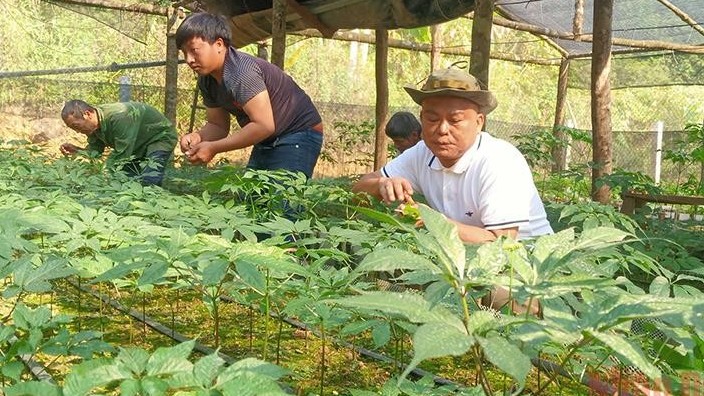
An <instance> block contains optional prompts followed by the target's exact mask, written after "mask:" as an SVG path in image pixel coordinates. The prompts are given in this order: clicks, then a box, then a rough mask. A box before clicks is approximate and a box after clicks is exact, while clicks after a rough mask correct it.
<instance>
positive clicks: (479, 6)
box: [469, 0, 494, 89]
mask: <svg viewBox="0 0 704 396" xmlns="http://www.w3.org/2000/svg"><path fill="white" fill-rule="evenodd" d="M493 15H494V0H477V2H476V3H475V7H474V20H473V23H472V51H471V55H470V58H469V72H470V74H472V75H473V76H474V77H476V78H477V80H479V82H480V83H481V84H482V85H483V86H484V87H483V89H489V53H490V50H491V27H492V19H493Z"/></svg>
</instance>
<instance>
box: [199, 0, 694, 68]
mask: <svg viewBox="0 0 704 396" xmlns="http://www.w3.org/2000/svg"><path fill="white" fill-rule="evenodd" d="M197 1H198V3H199V4H200V5H201V6H202V8H204V9H207V10H210V11H216V12H220V13H222V14H224V15H228V16H230V18H231V20H232V23H233V25H234V32H233V33H234V34H233V36H234V37H233V39H234V43H235V45H237V46H242V45H246V44H250V43H252V42H255V41H258V40H262V39H266V38H268V37H269V36H270V35H271V8H272V0H197ZM594 1H595V0H583V3H584V5H583V13H584V17H583V27H582V33H583V34H591V33H592V19H593V7H594ZM297 3H298V4H300V5H301V6H303V7H304V8H305V9H306V10H307V11H308V12H310V13H311V14H312V15H314V16H315V17H317V19H318V20H319V21H320V23H322V24H323V25H324V26H325V27H327V28H330V29H333V30H338V29H355V28H365V29H376V28H386V29H396V28H414V27H420V26H427V25H431V24H436V23H442V22H445V21H448V20H451V19H454V18H457V17H460V16H462V15H465V14H467V13H469V12H471V11H473V8H474V3H475V0H297ZM495 4H496V9H497V11H498V12H499V13H501V14H503V15H505V16H506V17H507V18H508V19H511V20H514V21H518V22H524V23H528V24H530V25H534V26H537V27H539V28H544V29H550V30H552V31H556V32H562V33H566V34H570V33H572V31H573V28H572V26H573V20H574V15H575V0H496V3H495ZM678 14H679V15H678ZM702 23H704V0H614V12H613V37H614V38H621V39H628V40H649V41H660V42H667V43H675V44H682V45H696V46H702V49H704V25H702ZM286 24H287V26H286V27H287V30H288V31H297V30H303V29H307V28H316V26H314V24H311V23H310V20H306V18H303V17H302V16H301V15H299V14H298V13H297V12H296V11H295V10H293V9H292V7H290V6H289V7H288V9H287V16H286ZM553 41H554V42H555V43H556V44H557V45H559V46H560V47H562V48H563V49H564V50H566V52H567V53H568V54H569V55H573V56H579V55H589V54H590V53H591V43H590V42H586V41H583V42H579V41H572V40H568V39H553ZM625 49H631V48H628V47H623V46H614V47H613V50H614V51H615V52H617V51H619V50H625Z"/></svg>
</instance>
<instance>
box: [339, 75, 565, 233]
mask: <svg viewBox="0 0 704 396" xmlns="http://www.w3.org/2000/svg"><path fill="white" fill-rule="evenodd" d="M405 89H406V92H408V94H409V95H410V96H411V98H413V100H414V101H415V102H416V103H418V104H419V105H421V113H420V119H421V125H422V128H423V133H422V136H423V141H421V142H419V143H418V144H416V145H415V146H413V147H412V148H410V149H408V150H406V151H404V152H403V153H402V154H401V155H399V156H398V157H397V158H395V159H393V160H392V161H391V162H389V163H388V164H386V166H384V167H383V168H382V169H381V170H379V171H376V172H372V173H369V174H367V175H365V176H363V177H362V178H361V179H360V180H359V181H358V182H357V183H356V184H355V185H354V186H353V187H352V190H353V191H355V192H361V191H364V192H367V193H369V194H371V195H373V196H375V197H377V198H379V199H382V200H384V202H386V203H392V202H409V200H410V197H411V195H412V194H413V193H414V192H415V191H417V192H419V193H421V194H422V195H423V196H425V198H426V200H427V201H428V204H429V205H430V206H431V207H432V208H434V209H435V210H437V211H439V212H441V213H443V214H444V215H445V216H447V218H448V219H450V220H451V221H453V222H454V223H456V224H457V226H458V227H457V228H458V231H459V234H460V238H461V239H462V240H463V241H465V242H470V243H480V242H488V241H492V240H495V239H496V238H497V237H499V236H501V235H507V236H509V237H511V238H514V239H525V238H532V237H537V236H539V235H544V234H550V233H552V228H551V227H550V224H549V223H548V221H547V217H546V214H545V209H544V207H543V203H542V201H541V200H540V196H539V195H538V190H537V189H536V188H535V184H534V183H533V176H532V174H531V171H530V168H529V167H528V163H527V162H526V160H525V158H523V155H522V154H521V153H520V152H519V151H518V149H516V148H515V147H514V146H513V145H511V144H510V143H508V142H506V141H504V140H501V139H497V138H494V137H492V136H491V135H489V134H488V133H486V132H482V127H483V125H484V122H485V117H486V115H487V114H489V113H490V112H491V111H492V110H494V109H495V108H496V106H497V101H496V98H495V97H494V95H493V94H492V93H491V92H490V91H487V90H482V89H481V87H480V85H479V82H478V81H477V79H476V78H474V77H473V76H472V75H470V74H469V73H467V72H466V71H462V70H458V69H445V70H437V71H435V72H433V73H432V74H431V75H430V76H429V77H428V79H427V81H426V82H425V84H424V85H423V87H422V88H421V89H416V88H415V87H405Z"/></svg>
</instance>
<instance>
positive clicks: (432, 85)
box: [404, 69, 498, 114]
mask: <svg viewBox="0 0 704 396" xmlns="http://www.w3.org/2000/svg"><path fill="white" fill-rule="evenodd" d="M404 89H405V90H406V92H408V94H409V95H411V98H412V99H413V101H414V102H416V103H418V104H422V102H423V100H424V99H425V98H428V97H431V96H456V97H459V98H464V99H467V100H471V101H472V102H474V103H476V104H477V105H479V111H480V112H481V113H483V114H489V113H491V111H492V110H494V109H495V108H496V106H498V103H497V101H496V97H494V94H493V93H491V91H484V90H482V88H481V86H480V85H479V80H477V79H476V77H474V76H473V75H471V74H469V73H467V72H466V71H463V70H459V69H440V70H435V71H434V72H432V73H431V74H430V76H428V79H427V80H426V81H425V84H423V87H422V88H421V89H416V88H415V87H414V86H412V85H407V86H405V87H404Z"/></svg>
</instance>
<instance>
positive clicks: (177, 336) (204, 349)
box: [67, 279, 459, 386]
mask: <svg viewBox="0 0 704 396" xmlns="http://www.w3.org/2000/svg"><path fill="white" fill-rule="evenodd" d="M67 282H68V283H69V284H70V285H71V286H73V287H74V288H76V289H77V290H80V291H81V292H84V293H86V294H88V295H89V296H92V297H94V298H97V299H99V300H102V301H103V303H105V304H108V305H110V306H111V307H113V308H114V309H116V310H118V311H120V312H122V313H125V314H127V315H129V316H131V317H133V318H134V319H136V320H138V321H140V322H143V323H145V324H146V325H147V326H149V327H151V328H152V329H154V330H156V331H157V332H159V333H161V334H164V335H166V336H168V337H170V338H172V339H174V340H175V341H178V342H186V341H190V340H191V339H190V338H188V337H186V336H185V335H183V334H181V333H179V332H176V331H175V330H173V329H170V328H168V327H166V326H164V325H162V324H161V323H159V322H157V321H156V320H154V319H152V318H151V317H149V316H148V315H145V314H143V313H142V312H139V311H137V310H135V309H131V308H128V307H126V306H124V305H122V304H120V303H119V302H117V301H115V300H113V299H112V298H110V297H108V296H105V295H103V294H101V293H98V292H96V291H94V290H92V289H90V288H87V287H85V286H83V285H79V284H78V282H75V281H73V280H71V279H67ZM221 298H222V300H223V301H225V302H229V303H236V304H239V303H238V302H237V301H235V300H233V299H232V298H230V297H227V296H222V297H221ZM270 316H271V317H273V318H276V319H279V320H282V321H284V322H286V323H288V324H289V325H291V326H294V327H296V328H299V329H301V330H305V331H310V332H311V333H313V334H315V335H316V336H319V334H318V332H317V331H316V330H314V329H311V328H310V327H309V326H308V325H306V324H305V323H303V322H299V321H297V320H294V319H290V318H286V317H284V318H281V317H280V316H279V315H277V314H276V313H274V312H272V313H271V314H270ZM333 342H334V343H335V344H338V345H341V346H343V347H346V348H352V349H354V351H355V352H357V353H359V354H360V355H364V356H367V357H369V358H372V359H375V360H379V361H382V362H385V363H394V360H393V359H391V358H390V357H388V356H385V355H382V354H380V353H377V352H374V351H370V350H368V349H366V348H362V347H358V346H356V345H354V344H351V343H349V342H347V341H342V340H339V339H336V338H335V339H333ZM193 349H195V350H196V351H198V352H200V353H202V354H205V355H208V354H212V353H213V352H215V349H213V348H210V347H208V346H205V345H203V344H201V343H199V342H196V343H195V346H194V348H193ZM218 355H219V356H220V357H221V358H222V359H223V360H225V361H226V362H227V363H228V364H232V363H233V362H235V361H236V360H235V359H234V358H232V357H230V356H228V355H226V354H224V353H222V352H218ZM395 363H396V364H397V365H398V367H400V368H404V367H405V365H403V364H402V363H400V362H395ZM411 374H412V375H414V376H417V377H418V378H422V377H425V376H431V377H432V378H433V381H435V383H436V384H438V385H454V386H459V385H458V384H457V383H455V382H452V381H450V380H448V379H445V378H442V377H439V376H437V375H435V374H432V373H430V372H428V371H425V370H423V369H419V368H415V369H413V370H412V371H411Z"/></svg>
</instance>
